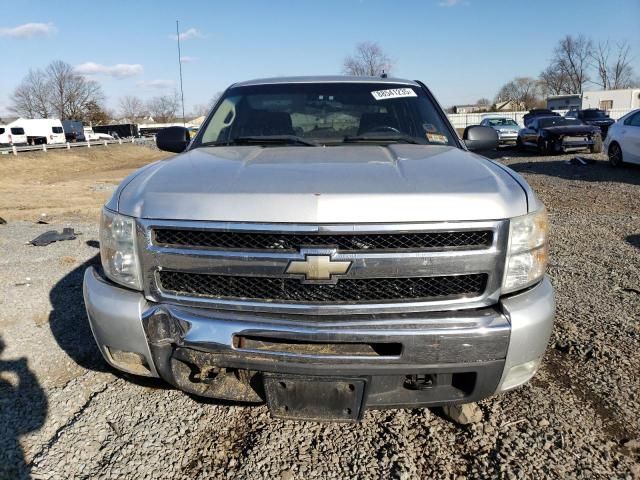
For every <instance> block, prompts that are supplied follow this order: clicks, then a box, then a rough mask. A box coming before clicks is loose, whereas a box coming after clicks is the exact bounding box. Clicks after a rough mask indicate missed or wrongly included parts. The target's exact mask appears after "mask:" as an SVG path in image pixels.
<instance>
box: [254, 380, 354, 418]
mask: <svg viewBox="0 0 640 480" xmlns="http://www.w3.org/2000/svg"><path fill="white" fill-rule="evenodd" d="M365 387H366V382H365V380H364V379H361V378H357V379H354V378H335V377H332V378H324V377H304V376H280V375H267V376H265V378H264V390H265V394H266V397H267V405H268V406H269V410H270V412H271V415H273V416H274V417H276V418H287V419H292V420H311V421H338V422H340V421H341V422H355V421H358V420H359V419H360V417H361V414H362V401H363V398H364V392H365Z"/></svg>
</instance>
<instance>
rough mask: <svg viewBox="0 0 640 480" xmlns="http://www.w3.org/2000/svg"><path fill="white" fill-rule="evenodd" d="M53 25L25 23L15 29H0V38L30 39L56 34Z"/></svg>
mask: <svg viewBox="0 0 640 480" xmlns="http://www.w3.org/2000/svg"><path fill="white" fill-rule="evenodd" d="M56 30H57V29H56V27H55V25H54V24H53V23H25V24H23V25H18V26H17V27H0V37H12V38H31V37H37V36H43V35H51V34H52V33H55V32H56Z"/></svg>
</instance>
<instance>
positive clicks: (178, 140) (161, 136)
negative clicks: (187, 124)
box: [156, 127, 191, 153]
mask: <svg viewBox="0 0 640 480" xmlns="http://www.w3.org/2000/svg"><path fill="white" fill-rule="evenodd" d="M189 140H191V136H190V135H189V130H187V129H186V128H184V127H167V128H163V129H162V130H160V131H159V132H158V133H157V134H156V145H157V146H158V148H159V149H160V150H164V151H166V152H173V153H182V152H184V151H185V150H186V148H187V146H188V145H189Z"/></svg>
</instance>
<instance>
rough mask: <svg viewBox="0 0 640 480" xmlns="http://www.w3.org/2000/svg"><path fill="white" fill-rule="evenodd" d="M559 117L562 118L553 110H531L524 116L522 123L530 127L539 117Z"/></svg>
mask: <svg viewBox="0 0 640 480" xmlns="http://www.w3.org/2000/svg"><path fill="white" fill-rule="evenodd" d="M559 116H560V114H559V113H556V112H554V111H553V110H549V109H548V108H534V109H532V110H529V112H528V113H525V114H524V116H523V117H522V122H523V123H524V126H525V127H526V126H527V125H529V123H531V122H532V121H533V120H534V119H536V118H537V117H559Z"/></svg>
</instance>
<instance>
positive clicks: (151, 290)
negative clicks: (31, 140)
mask: <svg viewBox="0 0 640 480" xmlns="http://www.w3.org/2000/svg"><path fill="white" fill-rule="evenodd" d="M156 141H157V145H158V147H159V148H160V149H163V150H166V151H169V152H174V153H179V155H177V156H175V157H173V158H171V159H168V160H163V161H160V162H156V163H152V164H150V165H147V166H146V167H143V168H142V169H141V170H139V171H137V172H136V173H133V174H132V175H130V176H129V177H128V178H127V180H126V181H124V182H123V183H122V184H121V185H120V186H119V187H118V188H117V190H116V191H115V192H114V194H113V196H112V198H111V199H110V200H109V201H108V202H107V204H106V205H105V207H104V209H103V211H102V220H101V230H100V232H101V233H100V248H101V258H102V265H103V268H102V269H97V268H95V267H89V268H88V269H87V270H86V272H85V275H84V290H83V291H84V299H85V305H86V308H87V313H88V317H89V322H90V323H91V330H92V332H93V334H94V336H95V340H96V343H97V345H98V347H99V349H100V351H101V352H102V354H103V356H104V358H105V360H106V361H107V362H108V363H109V364H110V365H112V366H113V367H115V368H118V369H121V370H124V371H127V372H130V373H134V374H138V375H146V376H150V377H161V378H163V379H165V380H166V381H167V382H169V383H171V384H173V385H175V386H176V387H177V388H180V389H182V390H185V391H187V392H190V393H192V394H196V395H202V396H206V397H214V398H225V399H227V400H236V401H244V402H263V401H265V402H266V403H267V404H268V406H269V408H270V411H271V413H272V415H274V416H277V417H285V418H294V419H312V420H318V419H322V420H328V419H329V420H341V421H356V420H359V419H360V418H361V416H362V414H363V412H364V410H365V409H366V408H384V407H396V408H397V407H400V406H410V407H416V406H435V405H445V404H451V403H466V402H471V401H475V400H478V399H481V398H484V397H487V396H490V395H493V394H494V393H497V392H503V391H506V390H510V389H512V388H515V387H517V386H519V385H522V384H523V383H526V382H527V381H528V380H529V379H530V378H532V377H533V375H534V374H535V372H536V370H537V369H538V366H539V365H540V362H541V359H542V356H543V354H544V351H545V349H546V346H547V342H548V340H549V336H550V333H551V329H552V323H553V317H554V294H553V288H552V286H551V283H550V282H549V280H548V278H547V277H546V276H545V268H546V264H547V228H548V220H547V215H546V212H545V209H544V206H543V204H542V203H541V201H540V200H539V199H538V197H537V196H536V194H535V193H534V192H533V190H532V189H531V188H530V187H529V185H528V184H527V183H526V182H525V180H524V179H523V178H522V176H520V175H518V174H517V173H515V172H513V171H512V170H510V169H509V168H508V167H506V166H504V165H502V164H500V163H498V162H493V161H490V160H488V159H486V158H482V157H480V156H478V155H476V154H472V153H470V151H469V150H476V151H479V150H482V149H490V148H496V146H497V135H496V132H495V131H494V130H493V129H491V128H487V127H481V126H477V125H476V126H471V127H468V128H467V129H466V131H465V133H464V134H463V139H460V138H459V137H458V135H457V134H456V131H455V130H454V128H453V127H452V126H451V124H450V123H449V121H448V119H447V116H446V115H445V113H444V111H443V110H442V109H441V108H440V107H439V106H438V103H437V102H436V100H435V99H434V97H433V95H432V94H431V92H430V91H429V90H428V89H427V87H426V86H425V85H424V84H422V83H420V82H416V81H410V80H400V79H392V78H374V77H302V78H277V79H266V80H265V79H263V80H256V81H249V82H242V83H237V84H234V85H233V86H231V87H230V88H229V89H227V90H226V92H225V93H224V94H223V95H222V97H221V99H220V100H219V101H218V103H217V104H216V106H215V107H214V111H213V112H212V113H211V115H210V116H209V117H208V119H207V121H206V122H205V124H204V125H203V127H202V128H201V129H200V131H199V133H198V134H197V135H196V137H195V138H194V139H193V140H192V141H191V139H190V136H189V132H188V130H187V129H186V128H183V127H181V126H173V127H168V128H165V129H163V130H161V131H160V132H158V135H157V139H156Z"/></svg>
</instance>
